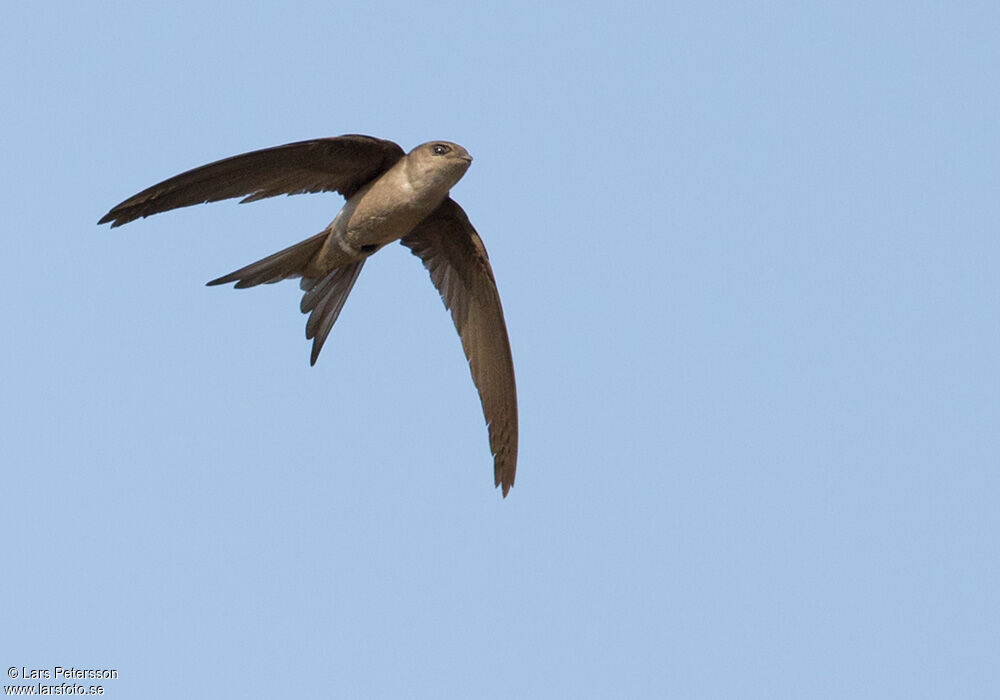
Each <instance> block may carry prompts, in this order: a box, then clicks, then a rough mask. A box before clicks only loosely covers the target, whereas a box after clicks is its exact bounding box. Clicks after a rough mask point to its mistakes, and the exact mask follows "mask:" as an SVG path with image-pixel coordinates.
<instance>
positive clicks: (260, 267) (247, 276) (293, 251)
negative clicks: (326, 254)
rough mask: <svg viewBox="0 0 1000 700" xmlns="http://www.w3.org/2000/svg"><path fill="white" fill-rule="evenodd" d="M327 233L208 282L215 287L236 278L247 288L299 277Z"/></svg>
mask: <svg viewBox="0 0 1000 700" xmlns="http://www.w3.org/2000/svg"><path fill="white" fill-rule="evenodd" d="M327 235H329V232H327V231H323V232H321V233H317V234H316V235H315V236H313V237H312V238H307V239H306V240H304V241H302V242H301V243H296V244H295V245H293V246H291V247H288V248H285V249H284V250H279V251H278V252H277V253H275V254H274V255H268V256H267V257H266V258H264V259H263V260H258V261H257V262H255V263H250V264H249V265H247V266H246V267H241V268H240V269H239V270H237V271H236V272H230V273H229V274H228V275H224V276H223V277H219V278H218V279H214V280H212V281H211V282H209V283H208V286H209V287H213V286H215V285H217V284H228V283H230V282H235V283H236V288H237V289H245V288H246V287H255V286H256V285H258V284H272V283H274V282H280V281H281V280H286V279H289V278H290V277H299V276H301V275H302V271H303V270H304V269H305V267H306V265H308V264H309V261H311V260H312V259H313V257H315V255H316V253H318V252H319V250H320V248H322V247H323V241H325V240H326V237H327Z"/></svg>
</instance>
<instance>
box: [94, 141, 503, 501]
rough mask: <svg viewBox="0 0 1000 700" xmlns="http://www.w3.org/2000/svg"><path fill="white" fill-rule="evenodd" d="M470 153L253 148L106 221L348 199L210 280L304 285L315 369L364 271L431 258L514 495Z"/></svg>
mask: <svg viewBox="0 0 1000 700" xmlns="http://www.w3.org/2000/svg"><path fill="white" fill-rule="evenodd" d="M471 163H472V156H470V155H469V153H468V151H466V150H465V149H464V148H462V147H461V146H459V145H458V144H455V143H450V142H448V141H430V142H428V143H425V144H421V145H420V146H417V147H416V148H414V149H413V150H412V151H410V152H409V153H404V152H403V149H402V148H400V146H399V145H398V144H396V143H394V142H392V141H387V140H384V139H377V138H374V137H371V136H361V135H358V134H349V135H346V136H337V137H334V138H322V139H314V140H311V141H300V142H297V143H290V144H286V145H284V146H277V147H274V148H265V149H262V150H259V151H252V152H250V153H244V154H243V155H238V156H233V157H232V158H226V159H224V160H220V161H216V162H214V163H209V164H208V165H203V166H201V167H199V168H195V169H193V170H189V171H187V172H185V173H181V174H180V175H177V176H175V177H172V178H170V179H168V180H164V181H163V182H161V183H159V184H158V185H153V186H152V187H150V188H148V189H145V190H143V191H142V192H140V193H139V194H137V195H135V196H133V197H129V198H128V199H126V200H125V201H124V202H122V203H121V204H119V205H118V206H116V207H114V208H113V209H112V210H111V211H109V212H108V213H107V214H105V215H104V217H103V218H102V219H101V220H100V221H99V222H98V224H106V223H110V224H111V226H112V228H114V227H115V226H121V225H122V224H127V223H128V222H130V221H134V220H135V219H138V218H143V217H147V216H150V215H152V214H158V213H160V212H164V211H169V210H171V209H177V208H179V207H187V206H191V205H193V204H201V203H203V202H217V201H219V200H223V199H230V198H232V197H242V198H243V199H242V200H241V201H242V202H253V201H256V200H258V199H264V198H266V197H274V196H277V195H280V194H302V193H306V192H339V193H340V194H342V195H343V196H344V197H345V199H346V200H347V201H346V202H345V203H344V206H343V207H342V208H341V210H340V212H339V213H338V214H337V216H336V217H335V218H334V219H333V221H332V222H331V223H330V225H329V226H327V227H326V228H325V229H323V231H321V232H320V233H318V234H316V235H315V236H312V237H311V238H307V239H306V240H304V241H302V242H301V243H296V244H295V245H293V246H291V247H289V248H285V249H284V250H281V251H278V252H277V253H274V254H273V255H269V256H267V257H266V258H264V259H262V260H258V261H257V262H255V263H251V264H249V265H247V266H246V267H242V268H240V269H239V270H236V271H235V272H231V273H230V274H228V275H224V276H223V277H219V278H218V279H214V280H212V281H211V282H209V283H208V284H209V285H216V284H228V283H230V282H235V286H236V287H237V288H244V287H253V286H255V285H258V284H269V283H272V282H278V281H280V280H284V279H292V278H300V280H301V283H300V286H301V288H302V290H303V291H304V292H305V293H304V294H303V296H302V302H301V304H300V308H301V310H302V312H303V313H306V314H309V319H308V321H307V322H306V338H311V339H312V341H313V344H312V356H311V359H310V363H311V364H316V358H317V357H318V356H319V352H320V350H321V349H322V347H323V343H324V341H325V340H326V337H327V335H328V334H329V333H330V329H331V328H332V327H333V324H334V322H335V321H336V320H337V316H339V315H340V311H341V309H342V308H343V307H344V302H345V301H346V300H347V296H348V294H350V292H351V288H352V287H353V286H354V282H355V281H356V280H357V279H358V275H359V274H360V273H361V268H362V267H363V266H364V264H365V260H367V259H368V258H369V257H370V256H372V255H373V254H375V253H376V252H377V251H378V250H379V249H380V248H382V247H383V246H385V245H387V244H389V243H392V242H393V241H397V240H398V241H400V242H401V243H402V244H403V245H404V246H406V247H407V248H409V249H410V250H411V251H412V252H413V254H414V255H416V256H417V257H419V258H420V259H421V261H423V264H424V267H426V268H427V270H428V271H429V272H430V277H431V281H432V282H433V283H434V286H435V287H436V288H437V290H438V292H439V293H440V294H441V299H442V300H443V301H444V305H445V307H446V308H447V309H448V310H450V311H451V317H452V320H453V321H454V322H455V328H456V329H457V330H458V334H459V337H460V338H461V340H462V348H463V349H464V350H465V356H466V358H468V361H469V368H470V370H471V372H472V380H473V382H474V383H475V385H476V388H477V389H478V391H479V399H480V401H481V402H482V405H483V415H484V416H485V417H486V423H487V426H488V429H489V437H490V449H491V451H492V453H493V459H494V461H493V476H494V484H495V485H496V486H502V487H503V495H504V496H505V497H506V496H507V492H508V491H510V487H511V486H513V485H514V472H515V469H516V466H517V391H516V389H515V385H514V362H513V359H512V357H511V352H510V341H509V340H508V338H507V326H506V324H505V322H504V317H503V309H502V308H501V306H500V295H499V293H498V292H497V286H496V280H495V279H494V277H493V269H492V268H491V267H490V262H489V259H488V257H487V255H486V248H485V246H483V241H482V239H480V237H479V234H477V233H476V230H475V229H474V228H473V227H472V224H471V223H469V218H468V217H467V216H466V214H465V212H464V211H463V210H462V208H461V207H460V206H458V204H457V203H456V202H455V200H453V199H452V198H451V197H450V196H449V194H448V193H449V190H450V189H451V188H452V187H453V186H454V185H455V183H457V182H458V181H459V180H460V179H461V178H462V176H463V175H464V174H465V172H466V170H468V169H469V165H470V164H471Z"/></svg>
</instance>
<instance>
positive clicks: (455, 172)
mask: <svg viewBox="0 0 1000 700" xmlns="http://www.w3.org/2000/svg"><path fill="white" fill-rule="evenodd" d="M407 160H408V161H409V163H408V169H409V171H410V173H411V176H416V177H418V178H419V179H421V180H424V179H426V180H429V181H431V182H433V183H434V186H435V187H441V188H444V189H449V190H450V189H451V188H452V187H453V186H454V185H455V183H456V182H458V181H459V180H461V179H462V176H463V175H465V171H466V170H468V169H469V166H470V165H471V164H472V156H470V155H469V152H468V151H467V150H465V149H464V148H462V147H461V146H459V145H458V144H457V143H451V142H449V141H428V142H427V143H422V144H420V145H419V146H417V147H416V148H414V149H413V150H412V151H410V153H409V155H407Z"/></svg>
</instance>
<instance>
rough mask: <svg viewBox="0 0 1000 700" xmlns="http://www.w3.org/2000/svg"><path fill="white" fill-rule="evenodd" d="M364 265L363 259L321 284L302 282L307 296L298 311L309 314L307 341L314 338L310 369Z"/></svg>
mask: <svg viewBox="0 0 1000 700" xmlns="http://www.w3.org/2000/svg"><path fill="white" fill-rule="evenodd" d="M364 264H365V261H364V259H361V260H358V261H357V262H353V263H350V264H348V265H344V266H343V267H338V268H337V269H335V270H332V271H330V273H329V274H327V276H326V277H324V278H323V279H320V280H314V279H310V278H308V277H303V278H302V283H301V287H302V289H304V290H306V293H305V294H304V295H303V296H302V303H301V304H300V305H299V308H300V309H301V310H302V313H304V314H305V313H308V314H309V320H308V321H307V322H306V338H312V341H313V346H312V356H311V357H310V358H309V364H310V365H315V364H316V358H318V357H319V351H320V350H322V349H323V343H325V342H326V337H327V336H328V335H329V334H330V329H331V328H333V324H334V322H336V320H337V317H338V316H340V312H341V310H342V309H343V308H344V302H345V301H347V296H348V295H349V294H350V293H351V289H352V288H353V287H354V283H355V282H356V281H357V279H358V275H359V274H361V268H362V267H363V266H364Z"/></svg>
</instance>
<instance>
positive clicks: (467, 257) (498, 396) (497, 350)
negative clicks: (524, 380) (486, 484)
mask: <svg viewBox="0 0 1000 700" xmlns="http://www.w3.org/2000/svg"><path fill="white" fill-rule="evenodd" d="M401 242H402V243H403V245H405V246H406V247H407V248H409V249H410V250H411V251H412V252H413V254H414V255H416V256H418V257H419V258H420V259H421V260H422V261H423V263H424V267H426V268H427V270H428V271H429V272H430V274H431V280H432V281H433V282H434V286H435V287H437V290H438V291H439V292H440V293H441V299H442V300H443V301H444V305H445V307H447V308H448V309H449V310H450V311H451V317H452V320H453V321H454V322H455V328H457V329H458V334H459V336H461V338H462V347H463V348H464V349H465V356H466V357H467V358H468V360H469V368H470V369H471V370H472V381H473V382H475V384H476V388H477V389H478V390H479V399H480V401H482V404H483V415H484V416H485V417H486V423H487V425H488V426H489V432H490V449H491V450H492V452H493V456H494V461H493V475H494V482H495V484H496V485H497V486H499V485H501V484H502V485H503V495H504V496H506V495H507V492H508V491H509V490H510V487H511V486H513V485H514V471H515V469H516V467H517V390H516V388H515V385H514V361H513V359H512V357H511V354H510V340H509V339H508V338H507V326H506V324H505V323H504V319H503V309H502V308H501V306H500V294H499V293H498V292H497V285H496V280H495V279H494V277H493V269H492V268H491V267H490V261H489V259H488V258H487V256H486V248H485V246H483V241H482V239H480V238H479V234H477V233H476V230H475V229H474V228H473V227H472V224H471V223H469V217H467V216H466V215H465V212H464V211H462V208H461V207H460V206H458V204H456V203H455V201H454V200H452V199H451V198H448V199H446V200H445V201H444V202H443V203H442V204H441V205H440V206H439V207H438V208H437V209H435V210H434V211H433V212H432V213H431V214H430V216H428V217H427V218H426V219H424V221H423V222H421V223H420V224H419V225H418V226H417V227H416V228H415V229H414V230H413V231H412V232H411V233H410V234H408V235H407V236H405V237H404V238H403V239H402V241H401Z"/></svg>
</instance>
